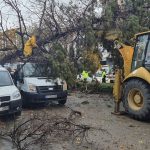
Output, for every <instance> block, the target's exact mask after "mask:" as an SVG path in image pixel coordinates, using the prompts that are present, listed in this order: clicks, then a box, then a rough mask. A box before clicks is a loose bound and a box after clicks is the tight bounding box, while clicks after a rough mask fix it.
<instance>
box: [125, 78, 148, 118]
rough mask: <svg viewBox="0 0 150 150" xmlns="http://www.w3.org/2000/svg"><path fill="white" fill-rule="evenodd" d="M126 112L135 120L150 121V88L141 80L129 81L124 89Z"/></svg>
mask: <svg viewBox="0 0 150 150" xmlns="http://www.w3.org/2000/svg"><path fill="white" fill-rule="evenodd" d="M123 91H124V92H123V93H124V95H123V105H124V108H125V111H126V112H127V113H128V114H129V115H130V116H131V117H132V118H134V119H137V120H150V86H149V84H147V83H146V82H144V81H142V80H139V79H132V80H130V81H128V82H127V83H126V84H125V86H124V89H123Z"/></svg>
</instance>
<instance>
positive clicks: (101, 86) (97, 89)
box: [77, 81, 113, 93]
mask: <svg viewBox="0 0 150 150" xmlns="http://www.w3.org/2000/svg"><path fill="white" fill-rule="evenodd" d="M85 86H86V85H85V83H84V82H82V81H81V82H78V83H77V89H78V90H80V91H83V92H84V91H85V89H86V87H85ZM87 90H88V91H86V92H89V93H101V92H107V93H112V90H113V84H112V83H98V82H95V81H93V82H92V83H88V84H87Z"/></svg>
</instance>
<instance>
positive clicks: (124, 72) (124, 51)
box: [113, 41, 134, 114]
mask: <svg viewBox="0 0 150 150" xmlns="http://www.w3.org/2000/svg"><path fill="white" fill-rule="evenodd" d="M114 45H115V48H117V49H118V51H119V52H120V54H121V56H122V58H123V63H124V64H123V69H121V68H117V69H116V71H115V83H114V86H113V96H114V101H115V110H114V114H120V111H119V104H120V102H121V98H122V82H123V79H124V78H125V77H127V76H128V75H129V73H130V71H131V63H132V57H133V50H134V49H133V47H131V46H127V45H125V44H123V43H121V42H119V41H115V42H114Z"/></svg>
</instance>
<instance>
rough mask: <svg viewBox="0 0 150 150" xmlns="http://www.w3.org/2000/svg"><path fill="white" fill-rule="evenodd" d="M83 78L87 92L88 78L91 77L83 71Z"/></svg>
mask: <svg viewBox="0 0 150 150" xmlns="http://www.w3.org/2000/svg"><path fill="white" fill-rule="evenodd" d="M82 77H83V80H84V84H85V91H87V78H88V77H89V73H88V72H87V71H85V70H83V72H82Z"/></svg>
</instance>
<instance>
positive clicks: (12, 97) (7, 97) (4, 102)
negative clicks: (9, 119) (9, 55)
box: [0, 66, 22, 115]
mask: <svg viewBox="0 0 150 150" xmlns="http://www.w3.org/2000/svg"><path fill="white" fill-rule="evenodd" d="M21 110H22V100H21V94H20V92H19V90H18V89H17V87H16V86H15V85H14V82H13V80H12V78H11V76H10V73H9V72H8V71H7V69H5V68H3V67H1V66H0V115H5V114H16V115H20V114H21Z"/></svg>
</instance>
